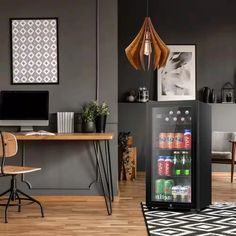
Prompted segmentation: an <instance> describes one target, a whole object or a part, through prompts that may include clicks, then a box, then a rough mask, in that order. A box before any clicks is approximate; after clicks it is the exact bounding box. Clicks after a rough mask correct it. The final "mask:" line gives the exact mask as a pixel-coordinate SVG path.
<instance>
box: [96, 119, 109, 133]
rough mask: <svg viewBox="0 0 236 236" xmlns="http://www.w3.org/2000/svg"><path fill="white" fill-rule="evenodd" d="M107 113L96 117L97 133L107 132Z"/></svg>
mask: <svg viewBox="0 0 236 236" xmlns="http://www.w3.org/2000/svg"><path fill="white" fill-rule="evenodd" d="M106 120H107V116H106V115H99V116H97V117H96V120H95V124H96V132H97V133H105V130H106Z"/></svg>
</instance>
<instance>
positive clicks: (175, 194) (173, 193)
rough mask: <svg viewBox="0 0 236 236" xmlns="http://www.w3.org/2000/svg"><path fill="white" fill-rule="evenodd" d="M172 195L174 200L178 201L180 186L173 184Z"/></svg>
mask: <svg viewBox="0 0 236 236" xmlns="http://www.w3.org/2000/svg"><path fill="white" fill-rule="evenodd" d="M172 197H173V202H177V201H178V200H177V197H178V186H173V187H172Z"/></svg>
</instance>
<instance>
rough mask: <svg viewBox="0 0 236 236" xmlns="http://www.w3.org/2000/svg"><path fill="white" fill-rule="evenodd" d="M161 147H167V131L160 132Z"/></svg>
mask: <svg viewBox="0 0 236 236" xmlns="http://www.w3.org/2000/svg"><path fill="white" fill-rule="evenodd" d="M159 148H167V137H166V133H160V134H159Z"/></svg>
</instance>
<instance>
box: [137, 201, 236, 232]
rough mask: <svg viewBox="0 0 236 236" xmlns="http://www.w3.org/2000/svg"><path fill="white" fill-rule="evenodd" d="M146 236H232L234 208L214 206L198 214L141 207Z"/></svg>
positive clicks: (230, 205) (223, 205)
mask: <svg viewBox="0 0 236 236" xmlns="http://www.w3.org/2000/svg"><path fill="white" fill-rule="evenodd" d="M141 206H142V211H143V215H144V219H145V223H146V227H147V231H148V234H149V235H150V236H155V235H159V236H185V235H189V236H196V235H198V236H208V235H209V236H213V235H215V236H227V235H236V204H233V203H215V204H213V205H210V206H209V207H208V208H206V209H204V210H202V211H201V212H199V213H196V212H192V211H179V212H177V211H169V210H166V211H165V210H158V208H153V209H152V210H149V209H148V208H147V207H146V205H145V203H141Z"/></svg>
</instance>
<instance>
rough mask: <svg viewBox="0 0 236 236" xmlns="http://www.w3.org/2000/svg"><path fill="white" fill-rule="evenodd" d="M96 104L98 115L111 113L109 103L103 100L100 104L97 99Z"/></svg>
mask: <svg viewBox="0 0 236 236" xmlns="http://www.w3.org/2000/svg"><path fill="white" fill-rule="evenodd" d="M95 104H96V115H97V116H101V115H109V114H110V109H109V106H108V105H107V103H105V102H102V103H101V104H98V102H96V101H95Z"/></svg>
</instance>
